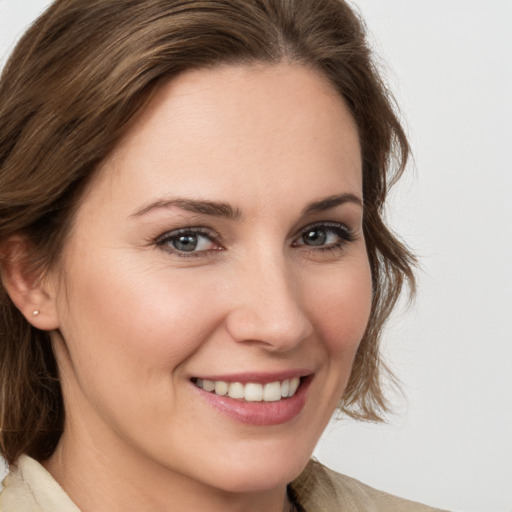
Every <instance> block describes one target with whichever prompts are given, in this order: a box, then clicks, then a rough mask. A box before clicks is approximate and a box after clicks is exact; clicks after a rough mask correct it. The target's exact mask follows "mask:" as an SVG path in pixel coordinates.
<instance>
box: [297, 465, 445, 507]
mask: <svg viewBox="0 0 512 512" xmlns="http://www.w3.org/2000/svg"><path fill="white" fill-rule="evenodd" d="M291 489H292V492H293V493H294V494H295V497H296V500H297V502H298V503H299V504H300V505H301V506H302V507H303V509H304V510H305V512H441V511H440V510H439V509H435V508H432V507H428V506H426V505H421V504H420V503H416V502H414V501H409V500H405V499H403V498H398V497H397V496H392V495H390V494H387V493H385V492H382V491H379V490H377V489H373V488H372V487H369V486H368V485H365V484H363V483H361V482H359V481H358V480H356V479H354V478H350V477H348V476H345V475H340V474H339V473H336V472H335V471H332V470H330V469H328V468H326V467H325V466H323V465H322V464H320V463H319V462H317V461H314V460H313V461H310V463H309V464H308V465H307V467H306V469H305V470H304V471H303V473H302V474H301V475H300V476H299V478H298V479H297V480H295V481H294V482H293V483H292V484H291Z"/></svg>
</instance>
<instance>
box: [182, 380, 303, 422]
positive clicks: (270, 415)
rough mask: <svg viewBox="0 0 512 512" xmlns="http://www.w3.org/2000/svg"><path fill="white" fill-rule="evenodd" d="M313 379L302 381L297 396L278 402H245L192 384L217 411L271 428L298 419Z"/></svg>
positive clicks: (239, 419)
mask: <svg viewBox="0 0 512 512" xmlns="http://www.w3.org/2000/svg"><path fill="white" fill-rule="evenodd" d="M311 380H312V377H311V376H310V377H306V378H305V379H302V380H301V384H300V386H299V388H298V389H297V392H296V393H295V395H293V396H292V397H289V398H284V399H281V400H279V401H277V402H245V401H243V400H235V399H233V398H229V397H228V396H220V395H216V394H215V393H211V392H209V391H204V390H203V389H201V388H199V387H197V386H196V385H195V384H192V385H193V386H194V387H195V389H196V390H197V391H198V392H199V393H200V395H201V397H202V398H203V399H205V400H206V401H207V402H208V403H209V404H210V405H212V406H213V407H214V408H215V409H217V410H218V411H220V412H222V413H223V414H225V415H226V416H228V417H230V418H231V419H234V420H235V421H238V422H240V423H245V424H248V425H256V426H261V427H263V426H271V425H280V424H282V423H287V422H289V421H291V420H293V419H294V418H296V417H297V416H298V415H299V414H300V412H301V411H302V409H303V408H304V405H305V404H306V398H307V393H308V389H309V385H310V383H311Z"/></svg>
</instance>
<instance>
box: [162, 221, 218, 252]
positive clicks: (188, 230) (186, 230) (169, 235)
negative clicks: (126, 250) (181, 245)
mask: <svg viewBox="0 0 512 512" xmlns="http://www.w3.org/2000/svg"><path fill="white" fill-rule="evenodd" d="M184 234H193V235H202V236H205V237H207V238H209V239H210V240H211V242H212V243H213V244H215V245H216V246H217V247H216V248H215V249H206V250H200V251H190V252H187V251H180V250H178V249H175V248H173V247H172V246H171V245H170V244H168V242H169V241H170V240H171V239H173V238H175V237H178V236H180V235H184ZM153 243H154V244H155V245H156V246H157V247H160V248H162V249H163V250H165V251H167V252H169V253H171V254H174V255H176V256H179V257H182V258H193V257H201V256H203V257H204V256H208V255H210V254H211V253H212V252H216V251H219V250H223V249H224V247H223V244H222V237H221V236H220V235H219V234H218V233H217V232H215V231H213V230H212V229H210V228H206V227H203V226H193V227H188V226H187V227H181V228H177V229H173V230H170V231H166V232H165V233H163V234H162V235H160V236H158V237H157V238H156V239H155V240H154V242H153Z"/></svg>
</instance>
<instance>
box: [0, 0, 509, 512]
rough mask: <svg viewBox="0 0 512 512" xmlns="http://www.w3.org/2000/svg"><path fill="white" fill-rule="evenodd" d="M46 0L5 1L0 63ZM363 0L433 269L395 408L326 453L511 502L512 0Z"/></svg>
mask: <svg viewBox="0 0 512 512" xmlns="http://www.w3.org/2000/svg"><path fill="white" fill-rule="evenodd" d="M312 1H313V0H312ZM48 3H49V2H48V1H45V0H0V57H5V56H6V54H7V53H8V52H9V51H10V50H11V49H12V45H13V42H14V41H15V40H16V38H17V37H19V35H20V34H21V33H22V31H23V29H24V27H25V26H26V25H27V24H28V23H29V22H30V21H31V20H32V19H33V18H34V17H35V16H36V15H37V14H38V13H39V12H40V11H41V10H42V9H43V8H44V7H45V6H46V5H47V4H48ZM356 4H357V6H358V8H359V9H360V11H361V12H362V14H363V15H364V17H365V19H366V21H367V24H368V27H369V30H370V32H371V34H372V36H371V39H372V41H373V44H374V46H375V49H376V51H377V53H378V54H379V55H380V58H381V64H382V66H383V68H384V72H385V74H386V76H387V79H388V82H389V84H390V87H391V89H392V90H393V91H394V93H395V95H396V96H397V98H398V101H399V103H400V105H401V107H402V110H403V113H404V119H405V122H406V125H407V127H408V131H409V133H410V137H411V142H412V146H413V150H414V155H415V162H414V165H411V166H410V168H409V173H408V176H407V177H406V178H405V179H404V180H403V182H402V183H401V184H400V186H399V187H398V188H397V190H396V192H395V194H394V199H393V202H392V207H391V208H390V220H391V222H392V224H393V226H394V227H395V229H396V230H397V231H398V232H399V233H400V234H401V235H402V236H403V237H404V238H405V240H406V241H407V242H408V243H409V245H410V246H411V247H412V248H413V249H414V250H415V251H416V252H417V253H418V254H419V256H420V259H421V264H422V270H421V272H420V275H419V295H418V298H417V300H416V304H415V306H414V307H413V308H412V309H411V310H409V311H402V312H401V313H399V314H397V315H395V317H394V319H393V321H392V323H391V325H390V328H389V329H388V331H387V334H386V337H385V343H384V348H385V354H386V357H387V359H388V361H389V362H390V363H391V366H392V367H393V368H394V370H395V372H396V374H397V375H398V377H399V378H400V379H401V381H402V383H403V390H404V395H405V398H400V397H397V398H396V399H395V403H396V410H397V413H396V415H395V416H392V417H390V418H389V422H388V424H386V425H380V426H375V425H362V424H357V423H354V422H351V421H347V420H341V421H337V422H333V425H332V426H331V427H329V429H328V431H327V432H326V435H325V436H324V438H323V440H322V442H321V443H320V445H319V447H318V449H317V456H318V457H319V458H320V459H321V460H322V461H323V462H325V463H327V464H328V465H330V466H331V467H333V468H335V469H337V470H339V471H341V472H344V473H347V474H350V475H353V476H355V477H357V478H359V479H361V480H363V481H365V482H366V483H369V484H371V485H373V486H375V487H379V488H382V489H385V490H387V491H389V492H392V493H396V494H399V495H402V496H406V497H409V498H411V499H416V500H420V501H424V502H428V503H430V504H432V505H436V506H439V507H444V508H447V509H450V510H453V511H460V512H476V511H478V512H512V398H511V394H512V335H511V320H512V315H511V314H510V312H509V310H510V308H511V307H512V270H511V267H512V265H511V263H512V262H511V253H512V229H511V227H510V224H511V220H512V201H511V200H510V195H511V193H512V99H511V98H512V0H488V1H482V0H428V1H426V0H423V1H420V0H358V1H357V2H356ZM0 473H1V471H0Z"/></svg>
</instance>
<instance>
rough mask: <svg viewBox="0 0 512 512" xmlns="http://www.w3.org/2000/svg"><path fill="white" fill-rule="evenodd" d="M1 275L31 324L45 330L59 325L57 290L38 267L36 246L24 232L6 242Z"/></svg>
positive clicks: (0, 257) (1, 255) (1, 251)
mask: <svg viewBox="0 0 512 512" xmlns="http://www.w3.org/2000/svg"><path fill="white" fill-rule="evenodd" d="M0 275H1V278H2V283H3V285H4V288H5V290H6V291H7V293H8V294H9V297H10V298H11V300H12V301H13V302H14V304H15V305H16V307H17V308H18V309H19V310H20V311H21V313H22V314H23V316H24V317H25V318H26V319H27V321H28V322H29V323H30V324H32V325H33V326H34V327H36V328H37V329H41V330H43V331H51V330H54V329H57V328H58V327H59V322H58V315H57V309H56V303H55V291H54V290H52V287H51V286H50V283H48V282H47V280H45V279H44V277H43V275H41V272H40V270H39V269H37V268H35V265H34V257H33V248H32V246H31V244H30V243H29V242H28V240H27V239H26V238H25V237H24V236H22V235H13V236H11V237H9V238H8V239H7V240H6V241H5V242H4V243H3V244H2V247H1V249H0Z"/></svg>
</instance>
